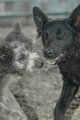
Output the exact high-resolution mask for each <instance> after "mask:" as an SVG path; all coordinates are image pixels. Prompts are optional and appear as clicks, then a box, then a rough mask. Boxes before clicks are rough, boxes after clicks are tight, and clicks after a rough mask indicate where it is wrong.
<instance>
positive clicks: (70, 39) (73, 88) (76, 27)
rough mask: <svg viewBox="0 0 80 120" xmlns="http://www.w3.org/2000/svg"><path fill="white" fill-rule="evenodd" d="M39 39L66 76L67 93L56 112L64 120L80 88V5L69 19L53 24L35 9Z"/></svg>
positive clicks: (64, 93)
mask: <svg viewBox="0 0 80 120" xmlns="http://www.w3.org/2000/svg"><path fill="white" fill-rule="evenodd" d="M33 18H34V21H35V24H36V26H37V32H38V36H41V37H42V42H43V45H44V50H43V53H44V56H45V57H46V58H48V59H50V60H51V59H53V58H56V57H59V56H60V55H61V56H60V57H59V58H58V59H56V61H55V64H58V66H59V69H60V72H61V74H62V75H63V89H62V93H61V96H60V98H59V100H58V102H57V105H56V107H55V112H54V120H63V119H64V115H65V112H66V110H67V108H68V107H69V105H70V102H71V101H72V99H73V97H74V96H75V94H76V92H77V91H78V88H79V85H80V4H79V5H78V6H77V7H76V8H75V9H74V11H73V12H72V14H71V15H70V16H69V18H66V19H56V20H50V19H49V18H48V17H47V15H46V14H45V13H44V12H42V11H41V10H40V8H38V7H34V8H33Z"/></svg>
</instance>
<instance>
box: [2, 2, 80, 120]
mask: <svg viewBox="0 0 80 120" xmlns="http://www.w3.org/2000/svg"><path fill="white" fill-rule="evenodd" d="M78 4H80V0H0V36H5V35H6V34H7V32H8V31H9V30H10V29H11V26H12V24H13V22H14V21H16V20H17V21H21V23H22V26H23V27H22V32H23V33H24V34H25V35H26V36H28V37H29V38H31V39H32V40H33V43H34V49H35V51H36V52H38V53H39V54H40V55H41V56H42V57H44V56H43V46H42V42H41V38H39V39H36V36H37V33H36V26H35V24H34V21H33V17H32V8H33V7H34V6H38V7H40V8H41V9H42V10H43V11H45V12H46V13H47V14H48V15H49V16H50V17H51V18H53V19H54V18H65V17H68V16H69V14H70V13H71V11H72V10H73V9H75V7H76V6H77V5H78ZM62 84H63V81H62V76H61V74H60V72H59V69H58V67H57V65H55V66H53V65H48V64H45V66H44V68H43V70H42V72H41V73H40V74H35V73H34V74H28V73H26V74H25V75H24V76H23V77H21V76H16V75H15V76H14V75H12V76H10V84H9V87H10V89H11V91H12V93H13V94H14V96H15V98H16V99H17V101H18V103H19V104H20V106H21V108H22V110H23V111H24V113H25V114H26V116H27V118H28V120H53V111H54V108H55V105H56V103H57V101H58V99H59V96H60V93H61V90H62ZM79 119H80V90H79V92H78V93H77V94H76V96H75V98H74V100H73V101H72V103H71V105H70V107H69V109H68V111H67V113H66V117H65V120H79Z"/></svg>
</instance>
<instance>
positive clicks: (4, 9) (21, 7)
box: [0, 0, 80, 25]
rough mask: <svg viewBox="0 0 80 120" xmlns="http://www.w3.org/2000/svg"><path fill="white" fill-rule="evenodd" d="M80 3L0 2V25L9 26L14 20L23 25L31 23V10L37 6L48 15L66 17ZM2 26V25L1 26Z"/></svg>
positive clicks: (55, 0)
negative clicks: (19, 20) (17, 19)
mask: <svg viewBox="0 0 80 120" xmlns="http://www.w3.org/2000/svg"><path fill="white" fill-rule="evenodd" d="M79 3H80V0H0V18H1V19H0V23H4V22H5V20H7V23H6V22H5V24H7V25H8V24H10V23H11V22H12V21H13V20H14V18H18V17H19V19H21V20H22V21H23V22H24V24H25V23H27V24H29V23H32V22H33V21H31V19H30V18H31V17H32V8H33V6H39V7H40V8H41V9H42V10H44V11H46V12H47V14H49V15H54V16H57V15H59V16H60V15H64V16H65V15H68V14H70V12H71V11H72V10H73V9H74V8H75V7H76V6H77V5H78V4H79ZM1 25H4V24H1Z"/></svg>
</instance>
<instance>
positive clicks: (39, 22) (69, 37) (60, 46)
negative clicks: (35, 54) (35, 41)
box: [33, 4, 80, 61]
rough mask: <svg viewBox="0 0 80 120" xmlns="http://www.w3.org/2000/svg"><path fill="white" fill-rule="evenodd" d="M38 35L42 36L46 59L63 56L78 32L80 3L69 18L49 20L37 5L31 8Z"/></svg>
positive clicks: (79, 26) (79, 27) (73, 43)
mask: <svg viewBox="0 0 80 120" xmlns="http://www.w3.org/2000/svg"><path fill="white" fill-rule="evenodd" d="M33 18H34V21H35V24H36V26H37V32H38V37H40V36H41V37H42V42H43V45H44V56H45V57H46V58H48V59H53V58H57V59H56V60H57V61H58V59H59V58H60V57H63V56H64V55H65V54H66V53H67V52H69V51H70V50H71V49H72V48H73V46H74V45H75V39H76V37H77V33H79V32H80V4H79V5H78V6H77V8H76V9H75V10H74V11H73V12H72V14H71V15H70V16H69V18H66V19H56V20H51V19H49V18H48V17H47V15H46V14H45V13H44V12H43V11H42V10H41V9H39V8H38V7H34V8H33Z"/></svg>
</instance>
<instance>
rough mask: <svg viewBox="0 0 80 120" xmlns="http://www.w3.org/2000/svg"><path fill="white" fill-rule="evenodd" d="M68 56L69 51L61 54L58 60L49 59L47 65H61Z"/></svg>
mask: <svg viewBox="0 0 80 120" xmlns="http://www.w3.org/2000/svg"><path fill="white" fill-rule="evenodd" d="M66 55H67V51H66V52H64V53H63V54H60V55H59V56H58V57H56V58H53V59H47V63H49V64H53V65H56V64H59V63H60V62H61V61H62V60H63V59H64V58H65V56H66Z"/></svg>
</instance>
